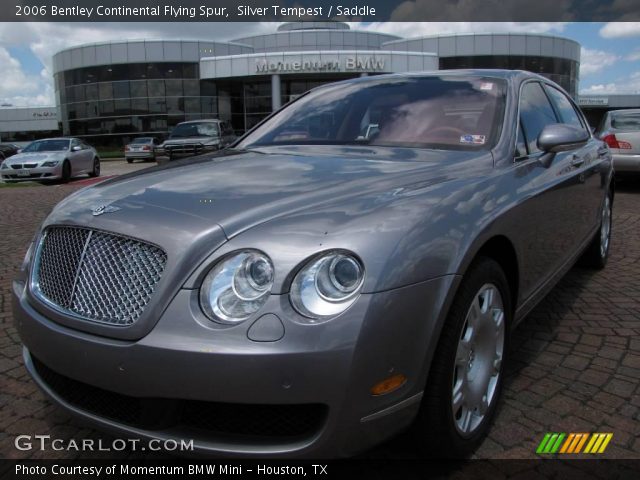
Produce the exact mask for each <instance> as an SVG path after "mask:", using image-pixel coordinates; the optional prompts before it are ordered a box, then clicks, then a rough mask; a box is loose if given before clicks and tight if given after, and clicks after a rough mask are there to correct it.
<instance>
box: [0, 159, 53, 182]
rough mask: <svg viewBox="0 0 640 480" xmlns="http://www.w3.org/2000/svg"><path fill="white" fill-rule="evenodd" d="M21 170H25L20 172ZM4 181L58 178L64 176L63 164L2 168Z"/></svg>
mask: <svg viewBox="0 0 640 480" xmlns="http://www.w3.org/2000/svg"><path fill="white" fill-rule="evenodd" d="M19 172H24V173H23V174H20V173H19ZM0 177H2V180H3V181H10V182H33V181H34V180H58V179H60V178H62V164H61V163H60V164H58V165H57V166H55V167H35V168H24V169H19V170H17V169H13V168H4V169H2V170H0Z"/></svg>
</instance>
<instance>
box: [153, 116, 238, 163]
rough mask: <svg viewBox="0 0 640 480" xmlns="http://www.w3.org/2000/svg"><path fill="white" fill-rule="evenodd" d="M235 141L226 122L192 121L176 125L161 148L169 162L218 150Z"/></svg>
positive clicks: (231, 130)
mask: <svg viewBox="0 0 640 480" xmlns="http://www.w3.org/2000/svg"><path fill="white" fill-rule="evenodd" d="M235 139H236V137H235V135H234V133H233V129H232V128H231V126H230V125H229V124H228V123H227V122H223V121H221V120H192V121H189V122H182V123H179V124H178V125H176V126H175V128H174V129H173V130H172V131H171V134H170V135H169V138H168V139H167V140H165V141H164V143H162V145H161V148H162V150H163V151H164V153H165V154H166V155H167V156H168V157H169V160H173V159H174V158H177V157H184V156H193V155H200V154H202V153H207V152H213V151H215V150H220V149H222V148H225V147H226V146H228V145H230V144H231V143H233V142H234V141H235Z"/></svg>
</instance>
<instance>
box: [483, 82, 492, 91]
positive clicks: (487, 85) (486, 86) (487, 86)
mask: <svg viewBox="0 0 640 480" xmlns="http://www.w3.org/2000/svg"><path fill="white" fill-rule="evenodd" d="M480 90H486V91H489V90H493V83H491V82H485V83H481V84H480Z"/></svg>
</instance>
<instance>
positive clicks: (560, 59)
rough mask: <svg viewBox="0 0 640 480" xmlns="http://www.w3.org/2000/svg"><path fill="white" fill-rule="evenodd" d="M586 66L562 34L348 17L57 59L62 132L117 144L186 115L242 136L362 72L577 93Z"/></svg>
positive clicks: (81, 51) (76, 50) (75, 52)
mask: <svg viewBox="0 0 640 480" xmlns="http://www.w3.org/2000/svg"><path fill="white" fill-rule="evenodd" d="M579 67H580V45H579V44H578V43H577V42H575V41H573V40H570V39H566V38H561V37H557V36H550V35H538V34H535V35H534V34H456V35H438V36H422V37H415V38H400V37H398V36H394V35H389V34H384V33H375V32H369V31H357V30H352V29H350V27H349V25H348V24H346V23H340V22H294V23H285V24H282V25H280V26H279V27H278V29H277V31H275V32H273V33H269V34H264V35H254V36H247V37H241V38H237V39H235V40H233V41H229V42H214V41H210V40H148V41H121V42H109V43H97V44H89V45H81V46H77V47H73V48H69V49H66V50H63V51H61V52H58V53H57V54H56V55H55V56H54V57H53V73H54V81H55V92H56V103H57V105H56V107H57V115H58V121H59V125H60V130H61V132H60V133H61V134H63V135H72V136H80V137H84V138H86V139H87V140H88V141H89V142H91V143H93V144H95V145H113V146H121V145H122V144H123V142H126V141H128V140H129V139H131V138H133V137H135V136H140V135H156V136H160V137H162V136H165V135H166V134H167V132H168V131H170V129H171V128H172V127H173V126H175V125H176V124H177V123H179V122H183V121H185V120H196V119H202V118H220V119H222V120H226V121H229V122H230V123H231V125H232V126H233V129H234V130H235V131H236V133H237V134H241V133H243V132H245V131H246V130H248V129H250V128H251V127H253V126H254V125H255V124H256V123H258V122H259V121H260V120H262V119H263V118H264V117H266V116H267V115H269V114H270V113H271V112H272V111H274V110H276V109H278V108H279V107H280V106H281V105H283V104H284V103H286V102H288V101H290V100H292V99H294V98H296V97H297V96H298V95H300V94H302V93H303V92H305V91H306V90H308V89H310V88H313V87H316V86H318V85H321V84H324V83H329V82H335V81H338V80H344V79H348V78H353V77H358V76H363V75H379V74H382V73H392V72H418V71H425V70H439V69H440V70H445V69H453V68H508V69H523V70H529V71H532V72H536V73H540V74H542V75H544V76H546V77H548V78H550V79H552V80H554V81H555V82H557V83H559V84H560V85H562V86H563V87H564V88H565V89H566V90H567V91H568V92H569V93H570V94H571V95H573V96H574V97H575V96H576V92H577V89H578V81H579ZM13 135H14V136H15V132H14V133H13ZM0 136H2V138H3V139H5V138H7V132H5V133H2V130H0Z"/></svg>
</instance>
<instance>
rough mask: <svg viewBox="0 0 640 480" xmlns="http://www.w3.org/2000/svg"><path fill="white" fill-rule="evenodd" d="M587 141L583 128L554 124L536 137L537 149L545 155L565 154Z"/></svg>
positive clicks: (587, 134) (587, 135)
mask: <svg viewBox="0 0 640 480" xmlns="http://www.w3.org/2000/svg"><path fill="white" fill-rule="evenodd" d="M587 141H589V133H587V131H586V130H585V129H584V128H578V127H574V126H573V125H566V124H564V123H554V124H551V125H547V126H546V127H544V128H543V129H542V131H541V132H540V135H538V148H539V149H540V150H542V151H543V152H545V153H558V152H566V151H567V150H573V149H575V148H579V147H581V146H583V145H584V144H585V143H587Z"/></svg>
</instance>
